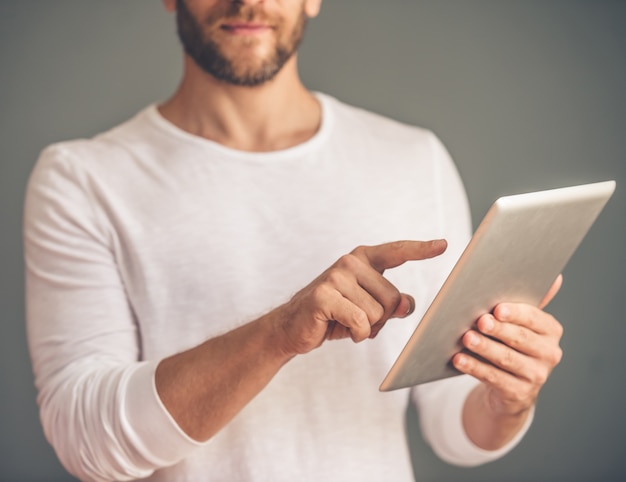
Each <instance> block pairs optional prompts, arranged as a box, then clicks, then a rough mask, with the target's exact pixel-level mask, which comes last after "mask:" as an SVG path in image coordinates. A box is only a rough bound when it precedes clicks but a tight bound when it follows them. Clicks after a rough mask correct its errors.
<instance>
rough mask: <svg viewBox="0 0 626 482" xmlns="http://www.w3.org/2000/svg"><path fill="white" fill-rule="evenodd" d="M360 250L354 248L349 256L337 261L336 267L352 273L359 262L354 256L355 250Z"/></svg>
mask: <svg viewBox="0 0 626 482" xmlns="http://www.w3.org/2000/svg"><path fill="white" fill-rule="evenodd" d="M359 249H360V248H356V249H355V250H354V251H352V252H351V253H349V254H344V255H343V256H342V257H341V258H339V260H337V263H336V266H337V267H339V268H341V269H345V270H348V271H353V270H354V269H356V266H357V265H358V264H359V263H360V262H361V261H360V260H359V258H358V257H357V256H356V254H357V250H359Z"/></svg>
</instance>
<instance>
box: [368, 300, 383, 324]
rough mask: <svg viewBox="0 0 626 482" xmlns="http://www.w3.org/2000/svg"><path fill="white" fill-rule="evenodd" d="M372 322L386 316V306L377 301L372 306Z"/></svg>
mask: <svg viewBox="0 0 626 482" xmlns="http://www.w3.org/2000/svg"><path fill="white" fill-rule="evenodd" d="M371 311H372V320H371V321H372V323H376V322H378V321H380V320H382V318H383V317H384V316H385V308H384V307H383V306H382V305H380V304H378V303H376V304H375V305H374V306H373V307H372V310H371Z"/></svg>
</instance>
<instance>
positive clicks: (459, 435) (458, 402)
mask: <svg viewBox="0 0 626 482" xmlns="http://www.w3.org/2000/svg"><path fill="white" fill-rule="evenodd" d="M476 385H478V381H477V380H475V379H472V378H470V377H467V379H466V380H465V383H464V384H463V387H462V393H460V394H459V395H461V396H454V397H446V399H445V402H444V403H445V404H446V405H447V406H446V407H445V409H444V413H446V414H451V415H450V416H447V417H444V418H443V427H442V428H443V430H442V432H443V433H444V434H445V438H446V439H447V443H445V445H446V446H447V447H448V448H449V450H447V451H446V453H441V454H440V456H441V458H442V459H443V460H445V461H446V462H448V463H452V464H455V465H460V466H466V467H469V466H475V465H480V464H484V463H487V462H492V461H494V460H496V459H498V458H500V457H502V456H504V455H505V454H507V453H508V452H510V451H511V450H512V449H513V448H514V447H515V446H517V444H518V443H519V442H520V441H521V440H522V438H523V437H524V435H525V434H526V432H528V429H529V428H530V425H531V424H532V420H533V418H534V413H535V407H534V406H533V407H532V408H531V411H530V413H529V414H528V417H527V418H526V421H525V422H524V425H523V426H522V427H521V429H520V430H519V431H518V432H517V433H516V434H515V436H514V437H513V438H512V439H511V440H510V441H509V442H508V443H507V444H506V445H504V446H503V447H501V448H499V449H497V450H485V449H482V448H480V447H478V446H477V445H476V444H474V443H473V442H472V441H471V440H470V439H469V437H468V436H467V433H466V432H465V428H464V427H463V406H464V404H465V400H466V399H467V396H468V395H469V393H470V392H471V391H472V390H473V389H474V387H475V386H476Z"/></svg>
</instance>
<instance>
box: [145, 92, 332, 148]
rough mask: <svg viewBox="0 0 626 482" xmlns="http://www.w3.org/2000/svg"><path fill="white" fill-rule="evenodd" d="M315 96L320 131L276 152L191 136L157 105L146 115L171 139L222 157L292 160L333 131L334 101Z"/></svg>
mask: <svg viewBox="0 0 626 482" xmlns="http://www.w3.org/2000/svg"><path fill="white" fill-rule="evenodd" d="M313 94H314V95H315V97H316V98H317V100H318V101H319V102H320V107H321V122H320V127H319V129H318V130H317V132H316V133H315V134H313V136H312V137H311V138H309V139H307V140H306V141H304V142H302V143H300V144H297V145H295V146H291V147H287V148H285V149H278V150H275V151H263V152H253V151H243V150H239V149H234V148H232V147H227V146H224V145H223V144H220V143H218V142H215V141H212V140H209V139H206V138H204V137H201V136H197V135H195V134H191V133H190V132H187V131H185V130H183V129H181V128H180V127H178V126H176V125H174V124H173V123H171V122H170V121H168V120H167V119H166V118H165V117H163V116H162V115H161V113H160V112H159V110H158V106H157V104H156V103H155V104H151V105H149V106H148V107H147V108H146V109H145V111H144V115H145V116H147V118H148V119H149V120H150V122H152V123H153V125H155V126H156V127H157V128H158V129H159V130H161V131H162V132H164V133H165V134H167V135H169V136H171V137H175V138H178V139H180V140H184V141H185V142H189V143H193V144H196V145H198V146H200V147H203V148H205V149H211V150H213V151H216V152H219V153H221V154H222V155H226V156H229V157H236V158H239V159H242V158H243V159H249V160H266V159H274V160H277V159H281V158H292V157H293V156H297V155H299V154H303V153H306V152H308V151H311V150H314V149H315V148H316V147H317V146H319V145H320V144H321V143H323V142H324V140H325V139H326V137H327V136H328V133H329V131H330V129H331V124H332V122H333V115H332V108H331V105H330V104H331V101H332V99H331V98H330V97H329V96H327V95H325V94H322V93H319V92H313Z"/></svg>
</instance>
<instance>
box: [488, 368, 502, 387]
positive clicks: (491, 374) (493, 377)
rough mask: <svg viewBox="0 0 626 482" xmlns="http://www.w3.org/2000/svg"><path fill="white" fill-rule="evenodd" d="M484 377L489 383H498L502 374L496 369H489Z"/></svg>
mask: <svg viewBox="0 0 626 482" xmlns="http://www.w3.org/2000/svg"><path fill="white" fill-rule="evenodd" d="M484 379H485V382H487V383H488V384H489V385H498V382H499V381H500V376H499V374H498V372H497V371H496V370H487V371H486V373H485V375H484Z"/></svg>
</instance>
